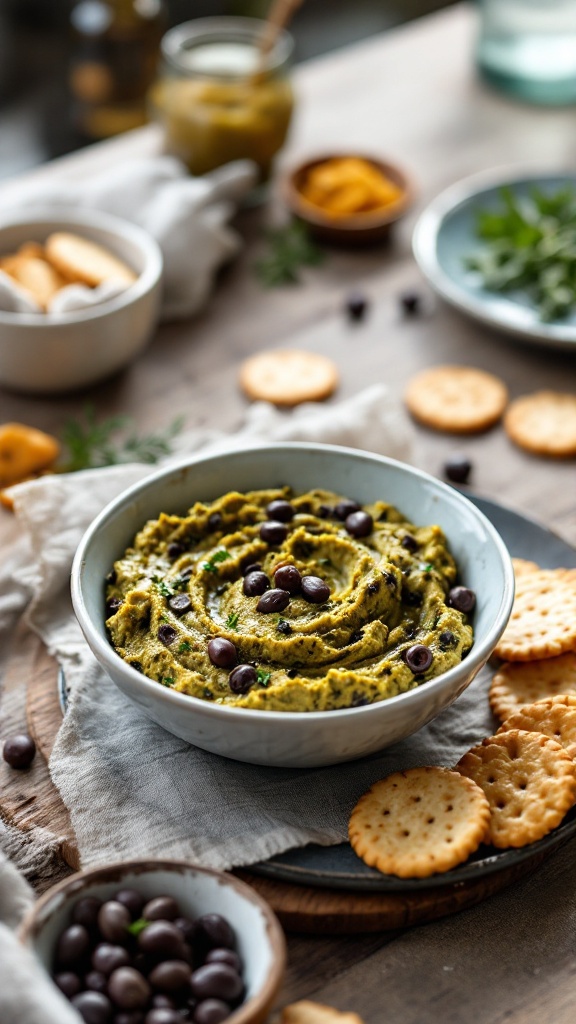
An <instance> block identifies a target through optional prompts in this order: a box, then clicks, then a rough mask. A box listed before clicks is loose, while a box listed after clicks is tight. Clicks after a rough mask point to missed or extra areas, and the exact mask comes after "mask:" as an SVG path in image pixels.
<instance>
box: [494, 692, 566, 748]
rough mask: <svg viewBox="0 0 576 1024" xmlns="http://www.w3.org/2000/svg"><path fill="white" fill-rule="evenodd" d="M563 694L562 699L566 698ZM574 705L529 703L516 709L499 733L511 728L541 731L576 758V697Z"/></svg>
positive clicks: (541, 702) (547, 701)
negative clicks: (518, 709)
mask: <svg viewBox="0 0 576 1024" xmlns="http://www.w3.org/2000/svg"><path fill="white" fill-rule="evenodd" d="M566 699H567V698H566V696H565V695H563V697H562V700H563V701H564V700H566ZM574 705H575V706H574V707H570V706H569V705H568V704H564V703H559V702H557V701H556V702H553V701H550V700H544V701H537V702H536V703H535V704H527V705H526V707H524V708H522V709H521V710H520V711H515V712H514V714H512V715H510V717H509V718H507V719H506V721H505V722H504V724H503V725H501V726H500V728H499V729H498V732H497V733H496V735H498V733H501V732H508V731H509V730H510V729H522V730H523V731H524V732H541V733H543V734H544V736H550V738H551V739H553V740H556V743H559V744H560V746H562V747H564V750H565V751H566V752H567V753H568V754H569V755H570V757H571V758H572V759H574V758H576V698H574Z"/></svg>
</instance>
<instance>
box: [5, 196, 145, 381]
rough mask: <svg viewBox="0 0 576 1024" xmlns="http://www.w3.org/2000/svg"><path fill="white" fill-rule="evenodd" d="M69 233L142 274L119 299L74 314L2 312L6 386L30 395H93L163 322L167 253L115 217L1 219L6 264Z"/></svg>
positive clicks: (68, 213)
mask: <svg viewBox="0 0 576 1024" xmlns="http://www.w3.org/2000/svg"><path fill="white" fill-rule="evenodd" d="M54 231H70V232H72V233H74V234H77V235H82V236H83V237H84V238H88V239H90V240H91V241H94V242H97V243H98V244H99V245H103V246H105V247H106V248H107V249H110V251H111V252H113V253H114V254H115V255H116V256H119V257H120V258H121V259H122V260H124V261H125V262H126V263H127V264H128V265H129V266H130V267H131V268H132V270H134V271H135V273H136V274H138V278H137V280H136V281H135V282H134V284H132V285H130V286H129V287H128V288H126V289H125V291H123V292H121V293H120V294H119V295H117V296H115V297H114V298H112V299H108V300H106V301H105V302H101V303H99V304H98V305H95V306H91V307H90V308H88V309H85V310H78V311H75V312H73V313H60V314H57V315H56V314H46V313H5V312H3V311H2V310H0V384H2V385H4V386H5V387H8V388H13V389H15V390H17V391H25V392H28V393H30V394H54V393H58V392H65V391H71V390H73V389H75V388H82V387H86V386H88V385H89V384H95V383H96V382H97V381H100V380H103V379H105V378H106V377H109V376H110V375H111V374H113V373H116V371H117V370H120V369H122V367H124V366H126V365H127V364H128V363H130V362H131V361H132V360H133V359H134V358H135V357H136V356H137V355H138V354H139V353H140V352H141V351H142V349H144V347H145V346H146V345H147V344H148V342H149V340H150V338H151V336H152V333H153V331H154V328H155V327H156V324H157V322H158V315H159V310H160V293H161V280H162V253H161V251H160V248H159V246H158V244H157V243H156V242H155V241H154V239H153V238H152V237H151V236H150V235H148V234H147V233H146V232H145V231H143V230H142V228H139V227H137V226H136V225H135V224H129V223H128V222H127V221H123V220H120V219H119V218H118V217H112V216H110V215H109V214H104V213H99V212H96V211H90V210H70V209H66V208H63V209H62V210H61V211H58V212H57V213H56V212H54V210H51V211H50V213H44V212H42V211H41V210H38V211H36V210H35V211H34V212H33V214H30V213H26V214H24V213H19V214H14V215H13V216H4V215H3V216H2V217H1V218H0V256H3V255H6V254H8V253H13V252H15V251H16V250H17V249H18V248H19V247H20V246H21V245H22V244H23V243H24V242H40V243H43V242H45V240H46V239H47V237H48V235H50V234H52V232H54Z"/></svg>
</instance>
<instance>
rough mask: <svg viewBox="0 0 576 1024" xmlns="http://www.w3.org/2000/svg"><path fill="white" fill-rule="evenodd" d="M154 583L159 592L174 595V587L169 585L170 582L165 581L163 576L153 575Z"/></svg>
mask: <svg viewBox="0 0 576 1024" xmlns="http://www.w3.org/2000/svg"><path fill="white" fill-rule="evenodd" d="M152 583H153V584H154V586H155V587H156V590H157V591H158V593H159V594H162V597H173V596H174V591H173V590H172V587H169V586H168V584H167V583H165V582H164V580H163V579H162V577H161V576H153V577H152Z"/></svg>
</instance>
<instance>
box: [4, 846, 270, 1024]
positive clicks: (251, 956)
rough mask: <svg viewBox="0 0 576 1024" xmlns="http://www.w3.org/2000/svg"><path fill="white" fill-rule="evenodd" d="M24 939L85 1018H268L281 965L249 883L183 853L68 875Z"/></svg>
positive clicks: (201, 1021)
mask: <svg viewBox="0 0 576 1024" xmlns="http://www.w3.org/2000/svg"><path fill="white" fill-rule="evenodd" d="M20 938H21V940H22V942H23V943H24V944H25V945H27V946H29V947H31V949H32V950H33V952H34V953H35V954H36V956H37V958H38V959H39V960H40V962H41V964H42V965H43V967H44V968H45V969H46V970H47V971H48V973H49V974H50V976H51V977H52V979H53V981H54V984H55V985H56V986H57V987H58V988H59V989H60V991H61V992H62V993H63V994H64V996H66V998H68V999H69V1000H70V1002H71V1003H72V1005H73V1006H74V1007H75V1009H76V1010H77V1012H78V1013H79V1015H80V1017H81V1019H82V1020H84V1021H85V1022H86V1024H183V1022H185V1021H190V1022H191V1024H221V1022H227V1024H262V1022H263V1021H265V1020H266V1018H267V1016H268V1013H269V1011H270V1009H271V1006H272V1004H273V1002H274V999H275V997H276V995H277V992H278V989H279V987H280V984H281V981H282V976H283V973H284V967H285V961H286V950H285V942H284V936H283V933H282V929H281V928H280V925H279V923H278V921H277V919H276V917H275V916H274V914H273V912H272V910H271V909H270V907H269V906H268V905H267V903H265V902H264V900H262V899H261V898H260V896H258V894H257V893H256V892H255V891H254V890H253V889H251V888H250V887H249V886H248V885H246V884H245V883H244V882H241V881H240V880H239V879H237V878H234V877H233V876H231V875H227V874H223V873H221V872H218V871H211V870H209V869H207V868H200V867H196V866H195V865H193V864H190V863H188V862H186V861H178V860H146V861H144V860H141V861H127V862H124V863H120V864H111V865H108V866H106V867H97V868H92V869H90V870H86V871H82V872H79V873H78V874H76V875H72V876H71V877H70V878H67V879H65V881H63V882H60V883H59V884H58V885H55V886H53V888H51V889H49V890H48V892H46V893H45V894H44V895H43V896H42V897H41V898H40V899H39V900H38V902H37V903H36V904H35V906H34V907H33V908H32V910H31V911H30V912H29V914H28V915H27V917H26V918H25V920H24V922H23V924H22V927H21V931H20Z"/></svg>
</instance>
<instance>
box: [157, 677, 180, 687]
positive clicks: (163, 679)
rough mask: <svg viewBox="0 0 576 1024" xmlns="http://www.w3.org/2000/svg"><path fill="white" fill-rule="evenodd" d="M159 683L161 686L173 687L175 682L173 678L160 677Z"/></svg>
mask: <svg viewBox="0 0 576 1024" xmlns="http://www.w3.org/2000/svg"><path fill="white" fill-rule="evenodd" d="M160 682H161V683H162V686H173V684H174V683H175V682H176V680H175V679H174V676H162V677H161V679H160Z"/></svg>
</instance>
